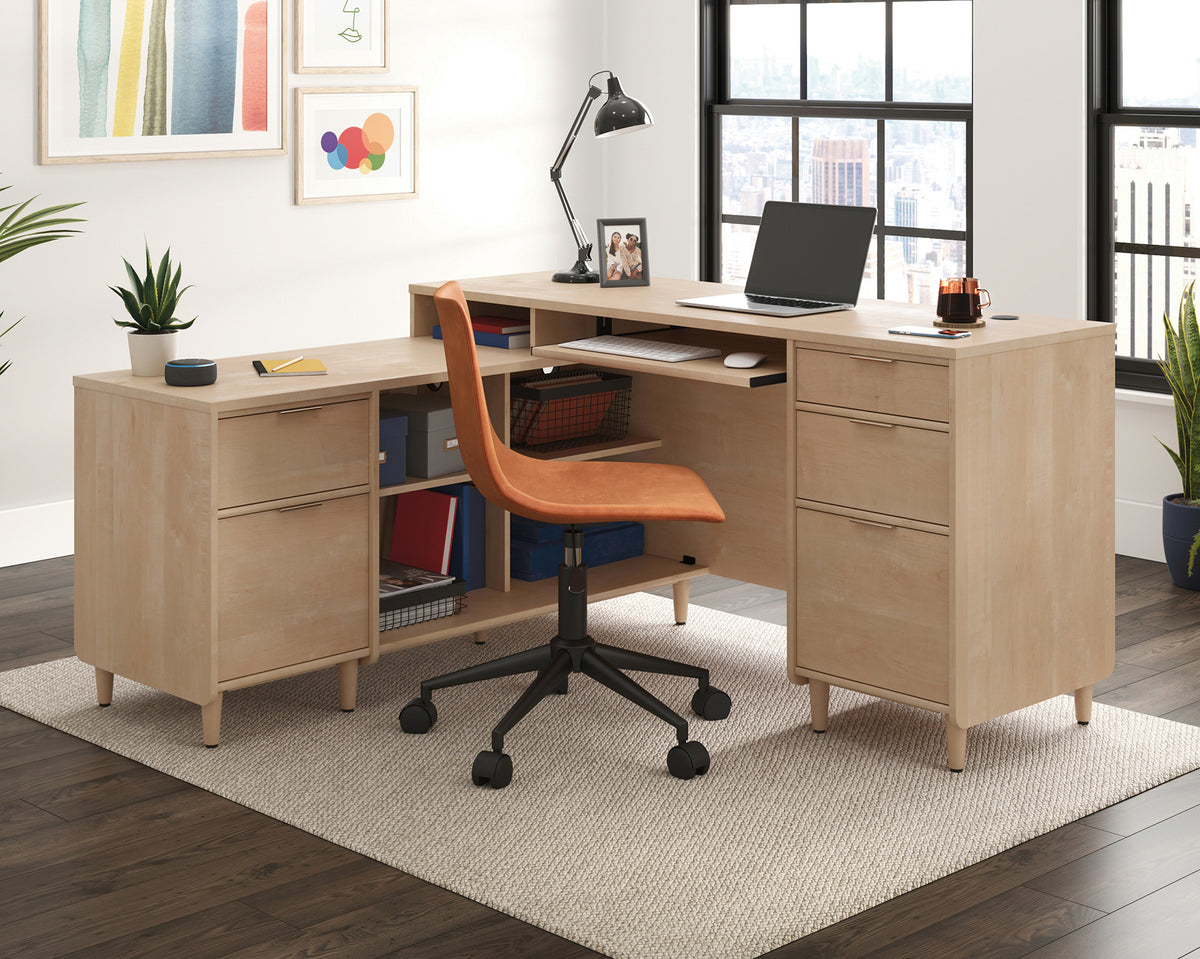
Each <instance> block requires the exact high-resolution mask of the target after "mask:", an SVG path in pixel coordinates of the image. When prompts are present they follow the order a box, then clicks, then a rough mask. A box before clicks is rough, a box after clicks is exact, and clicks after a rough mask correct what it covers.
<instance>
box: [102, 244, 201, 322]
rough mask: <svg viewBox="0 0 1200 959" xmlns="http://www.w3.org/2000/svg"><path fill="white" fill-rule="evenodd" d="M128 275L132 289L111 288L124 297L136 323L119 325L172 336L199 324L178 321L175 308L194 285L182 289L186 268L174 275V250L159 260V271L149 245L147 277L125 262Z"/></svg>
mask: <svg viewBox="0 0 1200 959" xmlns="http://www.w3.org/2000/svg"><path fill="white" fill-rule="evenodd" d="M124 262H125V272H126V273H127V274H128V275H129V284H130V286H132V287H133V289H132V290H127V289H125V288H124V287H120V286H110V287H109V289H110V290H112V291H113V292H114V293H116V294H117V296H119V297H120V298H121V301H122V302H123V303H124V304H125V309H126V310H127V311H128V312H129V315H130V316H131V317H132V318H133V319H132V320H117V319H114V320H113V322H114V323H116V324H117V326H124V327H129V328H130V329H131V330H133V331H135V332H139V333H170V332H172V331H174V330H186V329H187V328H188V327H189V326H191V325H192V324H193V323H195V322H196V317H194V316H193V317H192V318H191V319H190V320H188V321H187V322H186V323H181V322H180V321H179V320H177V319H175V307H176V306H178V305H179V300H180V298H181V297H182V296H183V294H184V293H185V292H186V291H187V290H190V289H191V285H190V284H189V285H188V286H185V287H184V288H183V289H182V290H181V289H180V288H179V280H180V277H181V276H182V275H183V267H182V266H179V267H176V269H175V275H174V276H172V275H171V267H172V264H171V249H170V247H168V248H167V252H166V253H164V254H163V258H162V259H161V260H160V261H159V264H158V270H157V271H156V270H155V269H154V264H153V262H152V261H151V259H150V244H148V243H147V244H146V276H145V277H144V278H143V277H139V276H138V274H137V271H136V270H135V269H134V268H133V265H132V264H131V263H130V262H129V261H128V260H125V261H124Z"/></svg>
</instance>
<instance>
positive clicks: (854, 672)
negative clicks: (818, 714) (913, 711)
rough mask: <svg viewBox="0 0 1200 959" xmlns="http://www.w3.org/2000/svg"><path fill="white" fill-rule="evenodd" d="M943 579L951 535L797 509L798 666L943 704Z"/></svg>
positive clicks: (946, 612)
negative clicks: (872, 523)
mask: <svg viewBox="0 0 1200 959" xmlns="http://www.w3.org/2000/svg"><path fill="white" fill-rule="evenodd" d="M949 583H950V538H949V537H948V536H940V535H938V534H936V533H926V532H922V531H920V530H913V529H905V528H903V527H899V526H892V527H885V526H880V525H871V524H867V523H865V522H862V521H859V520H853V519H850V518H848V517H845V516H836V515H834V514H832V513H822V512H819V511H817V510H809V509H798V510H796V583H795V590H794V594H795V601H796V639H795V648H794V654H795V660H796V668H797V669H798V670H799V672H800V673H803V672H804V670H805V669H806V668H807V669H811V670H814V671H818V672H822V673H827V674H830V675H833V676H840V677H842V678H844V679H847V680H850V681H853V682H860V683H867V684H869V685H872V686H878V687H880V688H881V689H889V690H893V691H894V692H897V693H902V694H904V695H908V696H916V697H918V698H920V699H925V700H929V701H930V702H935V703H943V704H945V703H948V702H949V701H950V699H949V697H950V680H949V676H950V645H949V644H950V586H949Z"/></svg>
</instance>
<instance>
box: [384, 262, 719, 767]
mask: <svg viewBox="0 0 1200 959" xmlns="http://www.w3.org/2000/svg"><path fill="white" fill-rule="evenodd" d="M433 298H434V304H435V306H436V307H437V313H438V318H439V320H440V321H441V326H442V341H443V344H444V345H445V350H446V366H447V370H448V373H449V380H450V400H451V404H452V406H453V408H454V424H455V432H456V433H457V435H458V442H459V449H460V451H461V452H462V458H463V462H464V463H465V464H466V467H467V470H468V471H469V472H470V474H471V480H472V481H473V482H474V483H475V485H476V486H477V487H478V488H479V491H480V492H481V493H483V495H484V496H485V497H486V498H487V499H488V500H490V501H491V502H493V503H496V504H498V505H500V506H503V507H504V508H505V509H506V510H508V511H509V512H512V513H517V514H519V515H521V516H526V517H529V518H531V519H535V520H542V521H545V522H550V523H555V524H567V528H566V529H565V530H564V531H563V554H564V558H563V562H562V563H561V564H560V565H559V567H558V635H556V636H555V637H554V638H553V639H551V640H550V642H548V643H546V644H544V645H541V646H538V647H535V648H534V649H529V650H525V651H524V652H519V653H514V654H512V655H510V656H505V657H502V658H501V659H496V660H493V661H491V662H488V663H482V664H480V665H478V666H470V667H467V668H466V669H459V670H456V671H454V672H452V673H446V674H445V675H443V676H437V677H435V678H433V679H427V680H425V681H424V682H422V683H421V695H420V696H419V697H417V698H416V699H414V700H412V701H411V702H409V703H408V704H407V705H406V706H405V707H404V709H403V710H402V711H401V713H400V726H401V728H402V729H403V730H404V731H405V732H407V733H425V732H428V731H429V730H430V728H431V727H432V726H433V724H434V722H435V721H436V719H437V709H436V708H435V707H434V705H433V701H432V699H431V694H432V692H433V690H435V689H444V688H446V687H448V686H461V685H464V684H466V683H474V682H478V681H480V680H484V679H497V678H499V677H501V676H514V675H517V674H519V673H527V672H533V671H535V670H536V671H537V676H536V677H535V678H534V679H533V681H532V682H531V683H530V685H529V687H528V688H527V689H526V690H525V692H524V693H523V694H522V695H521V697H520V698H519V699H518V700H517V701H516V702H515V703H514V704H513V706H512V708H511V709H509V711H508V712H507V713H506V714H505V715H504V717H503V718H502V719H501V720H500V723H499V724H498V725H497V726H496V728H495V729H494V730H493V731H492V748H491V749H490V750H483V751H482V752H480V753H479V755H478V756H477V757H476V758H475V762H474V765H473V766H472V768H471V779H472V780H473V781H474V783H475V785H477V786H490V787H491V788H492V789H502V788H504V787H505V786H507V785H508V783H509V782H510V780H511V779H512V759H511V757H509V756H508V755H507V754H506V753H505V752H504V736H505V734H506V733H508V732H509V731H510V730H511V729H512V728H513V727H514V726H515V725H516V724H517V723H518V722H520V720H521V719H522V718H523V717H524V716H525V715H526V714H528V713H529V711H530V710H531V709H533V707H534V706H536V705H537V704H538V703H539V702H541V701H542V699H544V698H545V697H546V696H547V695H549V694H550V693H552V692H557V693H566V692H567V681H568V676H569V675H570V674H571V673H584V674H585V675H587V676H590V677H591V678H592V679H595V680H596V681H597V682H600V683H603V684H604V685H605V686H608V687H609V688H610V689H612V690H614V691H615V692H618V693H620V694H621V695H622V696H624V697H625V698H626V699H628V700H630V701H631V702H634V703H636V704H637V705H639V706H641V707H642V708H643V709H646V710H648V711H649V712H651V713H653V714H654V715H655V716H657V717H658V718H660V719H662V720H664V721H665V722H667V723H670V724H671V725H672V726H674V727H675V731H676V734H677V737H678V744H677V745H675V746H673V747H671V749H670V750H669V751H668V753H667V769H668V770H669V771H670V773H671V775H672V776H675V777H676V778H678V779H691V778H692V777H694V776H700V775H703V774H704V773H706V772H707V771H708V767H709V755H708V751H707V750H706V749H705V748H704V746H703V745H702V744H701V743H698V742H695V741H691V740H689V739H688V724H687V721H686V720H685V719H684V718H683V717H682V716H680V715H679V714H677V713H676V712H674V711H673V710H671V709H670V708H669V707H668V706H666V705H665V704H664V703H663V702H661V701H660V700H659V699H657V698H656V697H655V696H653V695H652V694H651V693H650V692H648V691H647V690H646V689H644V688H643V687H642V686H640V685H638V684H637V683H636V682H634V681H633V680H632V679H630V678H629V677H628V676H626V675H625V673H624V672H622V670H639V671H643V672H651V673H663V674H666V675H671V676H684V677H690V678H693V679H697V680H699V688H698V689H697V690H696V693H695V695H694V696H693V697H692V709H693V711H694V712H695V713H696V714H697V715H699V716H702V717H703V718H705V719H724V718H725V717H726V716H728V715H729V709H730V702H729V697H728V696H727V695H726V694H725V693H723V692H722V691H721V690H719V689H717V688H716V687H715V686H710V685H709V682H708V670H707V669H701V668H699V667H697V666H691V665H688V664H686V663H679V662H675V661H674V660H669V659H661V658H659V657H657V656H648V655H646V654H644V653H637V652H633V651H631V650H626V649H619V648H617V647H615V646H608V645H606V644H604V643H598V642H596V641H595V640H594V639H593V638H592V637H591V636H589V635H588V632H587V566H586V565H585V564H584V563H583V562H582V552H583V531H582V530H580V529H579V528H578V527H577V526H576V525H575V524H578V523H599V522H611V521H618V520H621V521H645V520H698V521H700V522H705V523H720V522H723V521H724V519H725V514H724V512H722V510H721V507H720V506H719V505H718V504H717V501H716V500H715V499H714V498H713V496H712V493H710V492H709V490H708V487H707V486H706V485H705V484H704V481H703V480H702V479H700V477H699V476H697V475H696V474H695V473H694V472H693V471H692V470H690V469H688V468H686V467H683V466H670V465H666V464H660V463H625V462H610V461H600V460H595V461H590V462H566V461H557V460H539V459H534V458H532V457H528V456H523V455H521V454H520V453H518V452H516V451H515V450H512V449H509V448H508V447H507V446H505V445H504V443H503V442H501V440H500V438H499V437H498V436H497V435H496V432H495V430H494V429H493V428H492V423H491V419H490V418H489V416H488V411H487V402H486V400H485V398H484V392H483V379H482V377H481V375H480V372H479V360H478V357H477V355H476V353H475V341H474V339H473V337H472V334H471V317H470V313H469V311H468V309H467V301H466V298H465V297H464V296H463V292H462V288H461V287H460V286H459V285H458V284H457V283H454V282H450V283H447V284H445V285H444V286H442V287H441V288H440V289H438V291H437V292H436V293H435V294H434V297H433Z"/></svg>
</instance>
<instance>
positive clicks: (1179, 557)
mask: <svg viewBox="0 0 1200 959" xmlns="http://www.w3.org/2000/svg"><path fill="white" fill-rule="evenodd" d="M1182 496H1183V494H1182V493H1172V494H1171V495H1170V496H1164V497H1163V504H1162V518H1163V524H1162V528H1163V552H1164V553H1166V554H1167V569H1168V570H1169V571H1170V573H1171V582H1173V583H1174V584H1175V585H1176V586H1183V587H1185V588H1186V589H1200V555H1197V556H1196V562H1195V564H1194V566H1193V569H1192V575H1191V576H1188V571H1187V570H1188V551H1189V550H1190V549H1191V548H1192V540H1193V539H1194V538H1195V536H1196V532H1197V531H1200V506H1185V505H1183V504H1182V502H1180V500H1181V498H1182Z"/></svg>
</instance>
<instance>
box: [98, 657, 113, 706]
mask: <svg viewBox="0 0 1200 959" xmlns="http://www.w3.org/2000/svg"><path fill="white" fill-rule="evenodd" d="M112 689H113V674H112V673H110V672H109V671H108V670H107V669H101V668H100V667H99V666H97V667H96V702H98V703H99V704H100V705H101V706H108V705H110V704H111V703H112Z"/></svg>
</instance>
